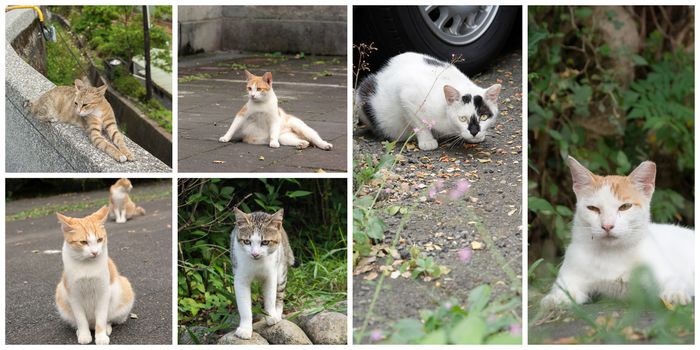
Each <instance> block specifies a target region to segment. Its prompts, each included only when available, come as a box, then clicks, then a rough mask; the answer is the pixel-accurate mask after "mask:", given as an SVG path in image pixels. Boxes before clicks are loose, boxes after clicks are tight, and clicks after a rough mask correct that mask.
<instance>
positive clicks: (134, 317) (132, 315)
mask: <svg viewBox="0 0 700 350" xmlns="http://www.w3.org/2000/svg"><path fill="white" fill-rule="evenodd" d="M129 317H130V318H133V319H138V318H139V315H137V314H135V313H133V312H132V313H130V314H129Z"/></svg>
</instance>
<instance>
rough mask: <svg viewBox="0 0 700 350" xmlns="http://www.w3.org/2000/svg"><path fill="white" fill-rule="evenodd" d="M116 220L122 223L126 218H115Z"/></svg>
mask: <svg viewBox="0 0 700 350" xmlns="http://www.w3.org/2000/svg"><path fill="white" fill-rule="evenodd" d="M116 221H117V223H118V224H123V223H125V222H126V218H117V220H116Z"/></svg>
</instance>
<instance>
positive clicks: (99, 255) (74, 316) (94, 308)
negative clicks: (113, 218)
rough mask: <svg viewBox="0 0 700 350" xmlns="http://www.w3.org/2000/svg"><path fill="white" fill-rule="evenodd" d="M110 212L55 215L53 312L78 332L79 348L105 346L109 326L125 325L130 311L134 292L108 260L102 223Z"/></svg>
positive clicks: (103, 210) (104, 208) (101, 210)
mask: <svg viewBox="0 0 700 350" xmlns="http://www.w3.org/2000/svg"><path fill="white" fill-rule="evenodd" d="M108 213H109V208H107V207H102V208H101V209H100V210H98V211H97V212H95V213H93V214H92V215H89V216H86V217H84V218H70V217H67V216H64V215H61V214H59V213H56V216H57V217H58V221H59V222H60V223H61V228H62V229H63V239H64V241H63V253H62V257H63V276H62V277H61V281H60V282H59V283H58V286H57V287H56V307H57V308H58V313H59V314H60V315H61V318H63V319H64V320H65V321H66V322H68V323H70V324H71V325H72V326H73V327H76V328H77V335H78V343H80V344H89V343H90V342H91V341H92V336H91V334H90V330H91V329H94V330H95V344H98V345H106V344H109V335H110V334H111V333H112V324H114V323H117V324H118V323H123V322H124V321H126V319H127V317H128V316H129V312H130V311H131V307H132V306H133V305H134V292H133V290H132V289H131V284H130V283H129V280H128V279H126V277H124V276H121V275H119V272H118V271H117V267H116V266H115V265H114V262H112V259H110V258H109V256H108V255H107V232H106V231H105V227H104V223H105V220H106V219H107V214H108Z"/></svg>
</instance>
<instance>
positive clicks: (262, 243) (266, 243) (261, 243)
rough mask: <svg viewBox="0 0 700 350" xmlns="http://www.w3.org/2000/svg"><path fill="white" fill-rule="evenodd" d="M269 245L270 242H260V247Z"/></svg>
mask: <svg viewBox="0 0 700 350" xmlns="http://www.w3.org/2000/svg"><path fill="white" fill-rule="evenodd" d="M268 244H270V241H268V240H264V241H262V242H260V245H268Z"/></svg>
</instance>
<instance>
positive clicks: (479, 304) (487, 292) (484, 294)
mask: <svg viewBox="0 0 700 350" xmlns="http://www.w3.org/2000/svg"><path fill="white" fill-rule="evenodd" d="M490 297H491V287H490V286H489V285H488V284H482V285H480V286H478V287H476V288H474V289H472V290H471V291H470V292H469V297H468V298H467V303H469V313H470V314H472V313H475V312H477V313H478V312H481V311H482V310H483V309H484V308H485V307H486V304H488V303H489V298H490Z"/></svg>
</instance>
